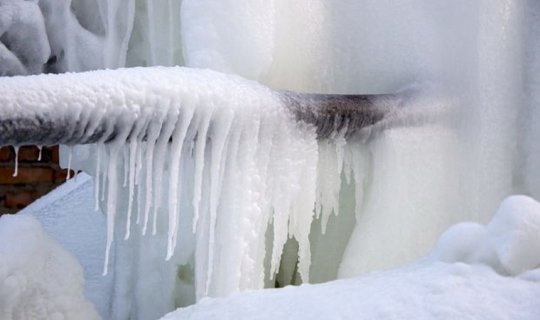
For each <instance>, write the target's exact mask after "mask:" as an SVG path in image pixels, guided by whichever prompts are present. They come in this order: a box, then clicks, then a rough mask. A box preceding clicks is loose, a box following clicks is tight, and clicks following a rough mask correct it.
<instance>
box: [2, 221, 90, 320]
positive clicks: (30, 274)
mask: <svg viewBox="0 0 540 320" xmlns="http://www.w3.org/2000/svg"><path fill="white" fill-rule="evenodd" d="M0 283H1V285H0V316H1V318H2V319H6V320H11V319H14V320H19V319H85V320H90V319H100V317H99V315H98V314H97V312H96V310H95V309H94V306H93V305H92V304H91V303H90V302H89V301H88V300H87V299H86V298H85V296H84V293H83V290H84V278H83V271H82V268H81V266H80V264H79V263H78V262H77V260H76V259H75V258H74V257H73V256H72V255H71V254H69V253H68V252H66V251H65V249H63V248H62V247H61V245H60V244H58V242H56V241H55V240H53V239H52V238H51V237H50V236H48V235H47V234H46V233H45V232H44V231H43V229H42V228H41V226H40V224H39V222H38V221H37V220H36V219H35V218H33V217H31V216H27V215H17V216H10V215H4V216H2V218H0Z"/></svg>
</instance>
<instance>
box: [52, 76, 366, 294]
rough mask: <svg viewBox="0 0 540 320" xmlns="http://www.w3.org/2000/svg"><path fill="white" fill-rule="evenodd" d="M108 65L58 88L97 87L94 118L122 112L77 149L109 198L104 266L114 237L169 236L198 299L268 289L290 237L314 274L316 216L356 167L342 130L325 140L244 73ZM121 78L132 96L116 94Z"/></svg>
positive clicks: (333, 202)
mask: <svg viewBox="0 0 540 320" xmlns="http://www.w3.org/2000/svg"><path fill="white" fill-rule="evenodd" d="M106 72H107V71H98V72H92V73H90V74H89V75H90V76H88V75H87V76H86V77H85V78H84V79H83V78H77V76H76V75H73V76H72V77H73V79H71V80H72V81H66V83H65V84H63V85H65V86H67V88H66V89H65V90H64V91H63V92H64V93H63V97H62V99H64V100H66V99H67V100H68V103H69V102H72V103H71V104H72V105H76V106H78V107H80V108H81V109H82V108H84V105H85V103H91V100H92V99H88V101H86V100H84V101H83V100H82V99H81V101H79V98H78V97H76V96H75V95H72V94H70V92H76V89H77V86H78V83H80V82H84V85H85V86H88V87H90V88H91V91H93V93H92V94H93V95H96V96H98V95H99V96H100V97H101V98H100V99H101V100H100V105H101V106H102V108H101V110H100V111H99V112H100V114H99V117H96V119H99V118H102V117H107V116H110V115H112V114H115V113H120V112H122V113H123V114H126V116H123V117H122V121H123V123H121V124H115V128H114V130H116V132H115V136H114V139H113V140H112V141H107V142H106V141H101V142H99V143H97V144H95V145H93V146H92V147H91V149H92V151H91V152H88V150H87V151H86V152H82V151H81V148H83V147H81V146H75V147H74V148H75V150H74V151H73V152H70V153H72V154H73V158H74V159H73V163H77V165H78V166H80V165H81V164H83V167H85V168H84V169H85V170H87V171H89V172H91V173H93V175H94V176H95V196H96V206H99V205H101V206H102V207H104V208H106V210H105V211H106V213H107V220H108V227H107V238H108V240H107V248H106V255H107V259H106V261H105V266H107V265H108V255H109V252H110V250H111V246H112V245H113V240H114V241H125V240H128V241H131V239H130V238H132V237H134V236H136V237H137V238H139V237H142V238H145V237H158V238H160V237H163V238H164V239H166V240H165V241H163V243H164V244H165V247H162V248H158V249H155V250H156V251H160V252H158V253H155V252H154V253H152V254H153V255H158V256H159V257H161V259H163V260H166V261H171V260H173V261H175V263H177V264H180V265H181V264H185V263H188V260H189V259H194V261H193V262H192V263H193V265H194V275H195V277H196V288H195V291H196V294H197V297H199V298H200V297H204V296H208V295H221V294H225V293H228V292H234V291H239V290H243V289H252V288H262V287H264V286H265V281H268V279H273V278H274V277H275V275H276V274H277V273H278V272H279V267H280V263H281V259H282V255H283V250H284V246H285V244H286V243H287V242H288V241H289V239H291V238H294V239H295V241H297V242H298V244H299V248H298V272H299V275H300V277H301V279H302V281H305V282H307V281H308V280H309V271H310V262H311V257H310V256H311V249H310V240H309V234H310V230H311V224H312V221H313V220H315V219H316V218H317V219H322V221H323V225H326V222H327V221H328V218H329V216H330V215H331V214H338V199H337V197H338V194H339V189H340V187H341V182H340V181H341V179H340V178H339V177H340V175H339V174H335V173H338V172H341V171H344V172H347V174H348V175H350V176H352V177H353V178H352V179H355V178H356V177H357V175H359V173H353V174H351V172H354V168H352V167H351V165H347V163H349V164H351V163H353V161H351V160H347V159H348V158H350V157H352V151H351V150H349V149H350V148H349V147H348V146H346V145H345V143H344V137H343V136H342V135H340V134H339V133H336V134H335V135H334V136H333V137H332V138H331V139H329V140H327V141H324V142H319V141H317V138H316V133H315V129H314V127H312V126H311V125H307V124H305V123H302V122H297V121H296V120H295V119H294V117H293V115H291V114H289V113H288V112H287V109H286V108H285V107H284V105H283V102H282V100H280V97H279V96H278V95H276V94H275V93H274V92H273V91H271V90H269V89H267V88H266V87H264V86H261V85H259V84H258V83H256V82H251V81H247V80H244V79H242V78H240V77H236V76H231V75H224V74H221V73H216V72H212V71H207V70H190V69H185V68H180V67H177V68H160V67H156V68H150V69H130V70H128V69H126V70H120V71H119V72H118V71H117V72H116V73H115V74H112V73H110V74H107V77H103V74H102V73H106ZM111 77H112V79H111ZM105 79H108V80H105ZM99 81H111V83H112V82H113V81H114V85H111V88H107V86H102V85H99V84H98V82H99ZM133 81H135V82H137V83H136V84H137V86H132V84H133V83H132V82H133ZM68 82H69V83H68ZM134 87H137V88H145V87H147V88H148V89H147V91H145V92H137V91H135V89H133V88H134ZM115 88H117V89H119V88H121V90H122V91H123V92H125V94H124V95H123V96H122V97H118V96H115V95H114V93H115V90H116V89H115ZM59 94H62V93H59ZM103 97H106V98H103ZM59 112H61V110H59ZM149 114H152V117H149V116H147V115H149ZM88 119H92V117H88ZM149 119H150V120H149ZM96 121H97V120H96ZM91 125H92V123H90V126H91ZM111 130H112V129H111ZM87 134H91V132H88V133H87ZM90 155H92V156H90ZM85 157H86V158H85ZM81 158H85V159H84V161H83V160H81ZM84 163H86V164H84ZM334 176H337V178H336V177H334ZM318 180H319V181H318ZM349 180H350V179H349ZM349 182H350V181H349ZM359 193H361V190H360V191H359ZM328 194H329V195H331V196H330V197H327V195H328ZM268 232H270V233H271V235H272V236H271V237H272V242H271V243H270V244H267V243H266V235H267V233H268ZM179 233H181V234H179ZM186 239H187V240H186ZM135 241H139V240H135ZM179 257H181V258H179ZM190 257H192V258H190ZM267 258H268V259H269V260H265V259H267ZM107 272H108V270H107V269H106V268H104V274H107ZM224 274H227V276H224Z"/></svg>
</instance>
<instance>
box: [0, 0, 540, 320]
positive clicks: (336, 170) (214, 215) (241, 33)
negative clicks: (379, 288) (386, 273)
mask: <svg viewBox="0 0 540 320" xmlns="http://www.w3.org/2000/svg"><path fill="white" fill-rule="evenodd" d="M539 24H540V2H538V1H536V0H524V1H520V0H491V1H488V0H477V1H469V0H457V1H444V0H437V1H431V0H399V1H390V0H383V1H370V0H361V1H324V0H300V1H294V2H291V1H285V0H267V1H262V0H256V1H253V0H251V1H250V0H245V1H232V0H224V1H209V0H183V1H180V0H167V1H165V0H159V1H142V0H91V1H88V0H72V1H55V0H40V1H22V0H20V1H19V0H0V69H1V70H2V72H0V73H1V74H2V75H4V74H7V75H13V74H31V73H41V72H45V73H50V72H66V71H77V72H78V71H86V70H95V69H104V68H119V67H134V66H154V65H164V66H173V65H182V66H187V67H190V68H203V69H204V68H208V69H213V70H216V71H219V72H214V71H209V70H200V69H190V68H180V67H176V68H170V69H167V68H159V67H158V68H152V69H144V68H140V69H139V68H136V69H132V70H129V69H122V70H120V71H99V72H91V73H88V74H86V76H85V77H87V78H85V80H84V81H82V80H79V79H80V77H79V76H78V75H77V74H73V75H71V74H70V75H66V76H64V77H59V78H54V76H47V77H46V76H36V77H35V78H32V79H33V80H28V79H27V80H23V78H13V79H10V80H12V81H21V82H24V83H25V86H27V87H26V88H31V89H32V90H30V91H28V92H29V93H25V94H24V95H23V94H20V95H17V98H16V99H15V98H13V97H14V96H16V93H15V90H16V88H15V87H10V85H8V84H7V81H6V82H2V81H3V80H2V79H0V90H5V91H4V92H14V93H13V96H10V95H2V96H0V101H2V103H4V101H8V100H10V99H11V98H13V99H14V100H13V99H12V100H10V101H16V103H15V104H13V105H14V106H15V107H16V108H17V109H16V110H18V111H17V112H22V113H25V112H32V111H31V109H32V108H39V107H40V103H41V102H43V101H45V100H47V99H49V100H47V101H53V102H51V105H54V106H57V107H55V108H58V110H57V111H58V114H57V115H59V117H60V118H61V117H62V116H61V115H62V114H63V113H62V111H63V110H66V109H67V108H70V109H73V108H75V109H76V110H78V114H79V115H80V117H79V120H80V119H82V120H81V121H83V123H84V126H82V127H81V126H75V127H70V128H69V130H70V134H71V135H78V137H83V138H84V137H91V135H92V132H94V130H95V129H96V128H102V129H103V130H109V129H110V130H113V126H112V125H111V126H108V125H107V124H108V123H113V121H112V120H111V119H120V120H121V121H119V122H118V121H116V120H115V121H114V123H115V125H116V124H118V123H120V127H118V128H120V129H121V128H129V129H125V130H119V131H118V132H119V135H116V136H114V139H111V140H108V141H107V143H105V142H106V141H105V140H103V141H98V143H96V144H91V145H84V146H81V145H77V146H75V147H73V148H72V149H65V150H64V153H65V155H66V157H64V158H65V159H64V160H66V161H67V159H68V157H67V155H68V154H69V153H71V154H72V166H74V167H77V168H81V169H84V170H86V171H88V172H90V173H91V174H92V175H93V176H94V178H95V183H96V185H95V190H96V203H97V205H100V206H102V207H103V208H104V209H105V211H106V212H107V215H108V219H109V225H108V226H109V229H108V232H109V239H110V240H109V246H111V245H115V246H116V247H117V250H116V252H117V255H116V258H115V261H114V264H113V265H114V270H111V271H113V273H114V277H115V283H116V285H115V294H114V298H113V316H114V317H115V318H119V319H120V318H128V317H129V316H130V315H131V316H133V317H139V318H141V319H143V318H152V317H154V318H155V317H157V316H160V315H162V314H163V313H164V312H166V311H169V310H172V309H174V307H176V306H184V305H187V304H190V303H192V302H194V301H195V300H196V299H200V298H202V297H204V296H208V295H210V296H223V295H227V294H229V293H232V292H236V291H240V290H246V289H257V288H263V287H275V286H284V285H287V284H291V283H300V282H302V281H311V282H321V281H326V280H330V279H335V278H337V277H348V276H353V275H357V274H362V273H365V272H368V271H371V270H376V269H380V268H387V267H392V266H396V265H399V264H401V263H403V262H406V261H410V260H412V259H413V258H416V257H418V256H420V255H422V254H425V253H426V252H427V251H428V250H429V249H430V248H431V247H432V246H433V244H434V242H435V240H436V239H437V237H438V236H439V235H440V234H441V233H442V232H443V231H444V230H445V229H446V228H447V227H448V226H449V225H451V224H453V223H456V222H460V221H465V220H467V221H475V222H479V223H486V222H487V221H489V219H490V217H491V214H492V212H494V211H495V209H496V207H497V205H498V204H499V203H500V202H501V200H502V199H504V198H505V197H506V196H508V195H510V194H513V193H523V194H528V195H530V196H533V197H536V198H537V199H538V198H540V183H539V181H540V169H539V167H538V164H539V163H540V147H539V146H538V143H537V142H536V141H537V138H538V137H539V135H540V131H539V128H540V124H539V121H540V32H539V30H540V25H539ZM29 35H31V36H32V37H33V38H32V39H35V41H30V42H28V44H26V43H25V44H23V43H22V40H21V39H27V38H28V36H29ZM231 74H236V75H231ZM238 75H239V76H240V77H239V76H238ZM241 77H242V78H241ZM244 78H245V79H250V80H254V81H249V80H245V79H244ZM46 79H61V80H58V81H56V83H54V85H52V84H50V83H49V82H48V81H49V80H46ZM78 81H82V82H84V83H83V85H80V86H79V84H80V82H78ZM43 88H47V89H46V90H42V89H43ZM140 88H148V89H145V90H142V89H140ZM268 88H272V89H274V90H293V91H297V92H317V93H331V94H367V93H377V94H379V93H394V92H410V91H411V90H412V91H415V92H422V93H421V94H420V95H419V96H418V97H415V98H414V99H411V100H408V101H407V103H403V104H400V105H399V108H397V105H396V106H394V107H393V109H398V110H399V112H398V113H397V114H395V115H394V116H393V117H390V118H389V121H385V122H383V123H381V124H380V125H375V126H373V127H371V128H370V129H371V130H367V131H369V132H367V131H366V132H364V134H363V135H362V134H361V135H357V136H353V137H349V136H346V135H345V134H344V133H343V132H335V133H333V134H332V135H330V138H329V139H320V140H317V132H316V130H315V127H313V126H312V125H309V124H305V123H303V122H301V121H300V122H298V121H296V119H295V118H294V117H293V115H292V114H291V113H288V112H282V111H283V100H281V99H280V98H279V97H278V96H277V95H276V94H275V92H283V91H274V90H270V89H268ZM417 88H420V89H418V90H417ZM10 97H11V98H10ZM55 98H58V100H57V101H54V99H55ZM2 99H4V100H2ZM17 99H18V100H17ZM6 103H7V102H6ZM90 105H92V106H96V105H98V106H100V108H97V109H92V110H94V111H95V112H96V113H92V112H94V111H92V112H90V111H89V110H90V108H88V106H90ZM21 106H23V107H24V106H28V108H21ZM49 106H50V105H49ZM13 110H15V109H13ZM150 115H151V118H152V119H156V120H152V121H148V119H149V118H150ZM42 120H43V119H42ZM100 121H101V122H100ZM122 123H124V124H125V126H122V125H121V124H122ZM100 130H101V129H100ZM57 140H58V138H57ZM57 140H55V141H57ZM90 140H92V139H89V140H88V141H90ZM52 142H53V141H51V143H52ZM92 142H95V141H94V140H92ZM66 143H67V144H70V142H69V141H67V142H66ZM113 238H114V242H112V240H113ZM125 238H126V239H128V240H124V239H125ZM308 279H309V280H308ZM158 287H159V290H156V289H155V288H158ZM158 291H159V292H158ZM142 301H144V302H145V303H144V304H142V303H140V302H142Z"/></svg>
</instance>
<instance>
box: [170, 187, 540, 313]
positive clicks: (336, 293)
mask: <svg viewBox="0 0 540 320" xmlns="http://www.w3.org/2000/svg"><path fill="white" fill-rule="evenodd" d="M539 237H540V204H539V203H538V202H536V201H535V200H533V199H531V198H529V197H526V196H512V197H509V198H507V199H506V200H505V201H504V202H503V203H502V204H501V206H500V207H499V209H498V211H497V213H496V214H495V216H494V217H493V219H492V221H491V222H490V223H489V224H488V225H487V226H485V227H484V226H482V225H479V224H473V223H461V224H458V225H455V226H453V227H451V228H450V229H449V230H448V231H447V232H445V233H444V234H443V235H442V236H441V238H440V239H439V242H438V243H437V246H436V247H435V249H434V251H433V252H432V254H431V255H430V256H429V257H427V258H424V259H421V260H419V261H416V262H414V263H412V264H409V265H406V266H403V267H400V268H397V269H391V270H387V271H380V272H373V273H370V274H367V275H365V276H363V277H357V278H352V279H347V280H338V281H332V282H328V283H325V284H319V285H302V286H300V287H286V288H284V289H273V290H263V291H252V292H246V293H240V294H235V295H232V296H230V297H228V298H222V299H211V298H207V299H203V300H202V301H200V302H199V303H198V304H196V305H194V306H191V307H188V308H184V309H179V310H177V311H175V312H173V313H170V314H168V315H167V316H165V317H164V318H162V319H165V320H179V319H251V320H257V319H285V318H286V319H358V318H362V319H364V318H365V319H538V315H539V314H540V304H539V303H538V296H539V295H540V276H539V275H540V268H539V267H540V260H539V258H540V250H539V249H538V248H539V247H538V246H539V243H540V241H539ZM501 267H502V269H500V268H501ZM497 271H502V272H497ZM524 271H527V272H524ZM520 272H524V273H523V274H522V275H520V276H514V277H509V276H506V275H505V273H508V274H513V275H515V274H517V273H520Z"/></svg>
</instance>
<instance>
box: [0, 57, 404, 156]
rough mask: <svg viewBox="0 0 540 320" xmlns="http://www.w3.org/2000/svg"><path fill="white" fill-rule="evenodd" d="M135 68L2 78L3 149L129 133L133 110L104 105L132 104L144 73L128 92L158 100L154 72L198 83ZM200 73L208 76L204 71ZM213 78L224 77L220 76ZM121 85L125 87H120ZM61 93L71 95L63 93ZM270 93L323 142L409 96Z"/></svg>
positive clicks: (0, 137)
mask: <svg viewBox="0 0 540 320" xmlns="http://www.w3.org/2000/svg"><path fill="white" fill-rule="evenodd" d="M137 69H138V71H137V73H133V72H131V71H130V69H122V70H105V71H95V72H87V73H84V75H82V76H81V73H79V74H61V75H39V76H26V77H10V78H8V77H5V78H0V145H26V144H37V145H53V144H68V145H73V144H88V143H96V142H108V141H111V140H113V139H114V138H115V137H116V136H117V135H118V134H119V132H120V130H121V129H122V128H125V127H123V126H124V125H125V122H124V120H125V119H126V117H130V116H132V115H128V114H127V113H129V112H130V110H121V108H120V109H119V110H118V112H112V113H111V112H108V113H106V114H104V113H103V112H100V104H111V103H114V102H111V101H112V100H114V99H124V101H123V102H121V103H127V102H126V100H129V99H127V98H126V95H127V94H126V92H124V91H123V90H124V89H125V88H126V85H125V82H126V79H129V78H130V77H133V76H140V74H141V73H142V74H143V78H144V77H145V75H148V77H146V78H144V79H142V80H141V81H135V82H133V83H131V82H130V83H129V90H130V91H133V89H134V87H135V91H137V89H139V90H140V91H141V92H143V91H144V92H145V94H148V92H150V93H153V94H154V95H155V96H160V91H159V90H162V89H161V87H159V86H157V85H156V84H155V83H154V82H153V81H152V76H155V77H160V76H162V75H161V74H157V75H152V72H156V73H164V72H165V73H167V72H169V71H168V70H171V69H182V70H183V72H187V73H188V75H187V81H190V78H189V77H190V76H191V75H193V76H192V77H193V78H194V79H195V80H196V81H200V79H196V78H197V76H196V73H197V72H199V70H193V69H187V68H137ZM143 69H144V70H143ZM151 69H154V70H155V71H152V70H151ZM186 70H187V71H186ZM141 71H142V72H141ZM200 72H205V73H208V72H210V71H204V70H200ZM169 73H170V72H169ZM150 75H152V76H150ZM215 75H216V77H223V75H221V74H219V73H215ZM224 79H227V78H226V77H225V78H224ZM195 80H194V81H195ZM236 80H237V79H236ZM122 81H123V82H122ZM182 81H186V76H185V75H184V76H183V80H182ZM117 82H118V83H123V84H122V85H117ZM137 86H140V88H138V87H137ZM107 87H114V90H115V91H114V93H115V95H118V98H115V97H111V96H110V95H111V93H110V90H105V88H107ZM258 87H262V86H260V85H258ZM263 89H264V92H268V91H270V89H267V88H264V87H263ZM63 90H64V91H72V92H70V94H65V92H64V91H63ZM102 92H103V93H104V95H106V97H104V98H103V99H102V100H100V99H97V100H95V101H91V102H88V101H87V100H88V99H93V98H88V99H86V100H85V98H83V99H82V100H85V101H84V102H85V104H84V106H81V103H80V101H82V100H81V97H86V96H85V95H87V96H99V94H102ZM270 92H273V94H275V96H277V97H278V98H279V99H280V100H281V101H282V104H283V105H284V106H285V107H286V109H288V111H286V110H284V112H292V113H293V114H294V116H295V117H296V119H297V120H298V121H303V122H305V123H309V124H312V125H314V126H315V127H316V130H317V135H318V137H319V138H320V139H324V138H328V137H330V136H331V134H332V133H333V132H335V131H339V130H346V132H345V134H346V135H347V136H349V135H351V134H353V133H355V132H358V131H360V130H361V129H363V128H366V127H369V126H372V125H374V124H376V123H377V122H379V121H381V120H382V119H383V118H384V117H385V116H386V115H387V114H388V113H389V112H391V111H392V109H393V108H395V106H396V105H399V104H400V100H403V99H404V97H405V95H403V94H397V95H393V94H380V95H328V94H305V93H296V92H291V91H270ZM119 102H120V101H119ZM121 103H119V105H121ZM28 106H30V107H28ZM119 107H120V106H119ZM59 110H60V111H59ZM142 113H144V112H142V111H141V114H138V115H137V116H145V117H149V118H148V119H147V120H146V123H151V122H152V120H153V119H152V117H162V114H160V113H158V112H146V113H144V115H143V114H142ZM96 119H98V121H96ZM146 127H148V126H146ZM124 130H125V129H124ZM144 130H147V129H143V131H142V132H137V133H136V134H137V135H138V137H143V138H144V136H145V134H146V133H145V132H144ZM132 134H135V133H134V132H131V133H130V134H129V135H128V138H129V137H130V136H131V135H132Z"/></svg>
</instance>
